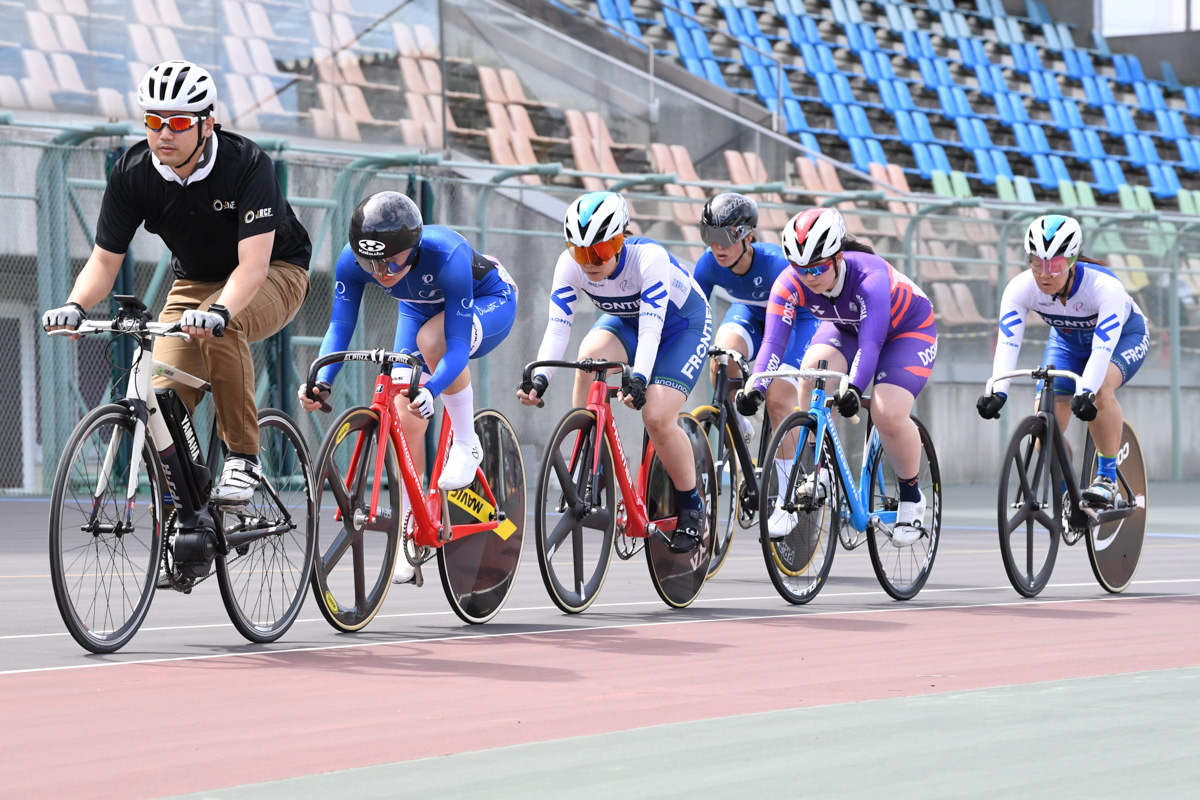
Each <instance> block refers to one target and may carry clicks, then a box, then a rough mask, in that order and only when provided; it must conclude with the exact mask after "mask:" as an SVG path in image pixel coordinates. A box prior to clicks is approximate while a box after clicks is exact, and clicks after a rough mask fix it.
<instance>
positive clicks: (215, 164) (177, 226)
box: [96, 125, 312, 281]
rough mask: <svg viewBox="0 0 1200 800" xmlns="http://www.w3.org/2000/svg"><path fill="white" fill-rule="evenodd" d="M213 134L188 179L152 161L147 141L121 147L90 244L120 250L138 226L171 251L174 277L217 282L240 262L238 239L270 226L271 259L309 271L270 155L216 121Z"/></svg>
mask: <svg viewBox="0 0 1200 800" xmlns="http://www.w3.org/2000/svg"><path fill="white" fill-rule="evenodd" d="M212 138H213V139H215V140H216V141H215V142H213V143H212V144H211V145H209V146H208V147H207V148H206V150H207V151H208V152H206V153H205V154H204V156H203V158H202V161H201V163H200V164H199V165H198V166H197V168H196V171H195V172H193V173H192V175H191V176H190V177H189V178H188V180H187V182H186V183H181V182H180V181H179V180H178V178H177V176H175V175H174V173H172V172H170V169H169V168H168V167H165V166H162V165H161V164H156V163H155V158H154V154H153V153H152V152H151V151H150V145H149V144H147V143H146V142H145V141H141V142H138V143H137V144H135V145H134V146H133V147H130V148H129V149H128V150H127V151H125V154H124V155H123V156H121V158H120V160H118V161H117V163H116V165H115V166H114V167H113V170H112V175H111V176H110V177H109V179H108V188H107V189H105V191H104V200H103V202H102V203H101V205H100V219H99V221H98V222H97V223H96V244H98V245H100V247H102V248H104V249H105V250H108V251H109V252H111V253H124V252H125V251H126V250H127V249H128V248H129V243H130V242H131V241H132V240H133V235H134V233H135V232H136V231H137V229H138V226H139V225H143V224H144V225H145V226H146V230H147V231H149V232H150V233H156V234H158V235H159V236H161V237H162V240H163V241H164V242H165V243H166V245H167V248H168V249H170V251H171V269H172V270H174V271H175V275H176V276H177V277H179V278H187V279H189V280H196V281H223V280H225V279H226V278H228V277H229V275H230V273H232V272H233V270H234V269H235V268H236V267H237V265H238V242H240V241H241V240H242V239H246V238H249V237H251V236H256V235H258V234H260V233H266V232H267V231H275V244H274V246H273V247H272V248H271V260H272V261H278V260H282V261H286V262H288V263H289V264H295V265H296V266H298V267H303V268H304V269H308V262H309V259H310V258H311V257H312V243H311V242H310V241H309V239H308V232H307V231H306V230H304V226H303V225H301V224H300V220H298V219H297V218H296V214H295V212H294V211H292V207H291V206H290V205H288V202H287V200H285V199H284V197H283V190H282V188H281V187H280V185H279V179H278V178H277V177H276V176H275V167H274V165H273V164H272V162H271V159H270V157H269V156H267V154H266V153H264V152H263V150H262V148H261V147H259V146H258V145H256V144H255V143H254V142H252V141H250V140H249V139H246V138H244V137H242V136H238V135H237V134H234V133H227V132H225V131H222V130H221V126H219V125H217V126H215V128H214V133H213V137H212Z"/></svg>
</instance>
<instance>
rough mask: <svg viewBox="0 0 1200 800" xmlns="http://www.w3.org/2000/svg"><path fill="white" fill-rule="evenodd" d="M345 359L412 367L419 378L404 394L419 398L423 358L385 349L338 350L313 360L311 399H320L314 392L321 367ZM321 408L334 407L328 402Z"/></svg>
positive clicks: (408, 396)
mask: <svg viewBox="0 0 1200 800" xmlns="http://www.w3.org/2000/svg"><path fill="white" fill-rule="evenodd" d="M345 361H367V362H370V363H372V364H381V365H385V366H392V365H395V364H402V365H403V366H406V367H408V368H410V369H411V370H412V371H413V374H414V375H416V376H418V379H417V380H410V381H409V382H408V391H407V392H405V394H404V396H405V397H407V398H408V399H409V400H415V399H417V392H419V391H421V381H420V374H421V371H422V369H423V366H422V365H421V359H420V358H418V357H417V356H415V355H413V354H412V353H393V352H391V351H388V350H383V349H375V350H338V351H337V352H334V353H327V354H326V355H323V356H321V357H320V358H318V359H317V360H316V361H314V362H312V365H311V366H310V367H309V368H308V380H307V381H305V386H306V387H307V392H306V394H307V395H308V399H309V400H318V399H320V398H318V397H316V395H315V393H314V386H315V384H316V382H317V373H318V372H320V370H321V368H322V367H327V366H329V365H330V364H337V363H341V362H345ZM321 410H322V411H325V412H328V411H331V410H332V407H331V406H330V405H329V404H328V403H321Z"/></svg>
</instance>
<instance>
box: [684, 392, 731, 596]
mask: <svg viewBox="0 0 1200 800" xmlns="http://www.w3.org/2000/svg"><path fill="white" fill-rule="evenodd" d="M692 416H694V417H695V418H696V421H697V422H699V423H700V427H701V428H702V429H703V430H704V434H705V436H706V437H707V438H708V446H709V448H711V451H712V455H713V465H714V468H715V469H716V482H715V490H716V498H717V502H716V503H715V504H714V509H715V510H716V512H717V513H716V514H715V515H714V519H715V520H716V527H715V528H714V529H713V533H714V536H713V555H712V561H711V562H710V563H709V565H708V577H710V578H711V577H712V576H713V575H716V574H717V572H719V571H720V569H721V567H722V566H723V565H724V564H725V557H726V556H728V555H729V546H730V545H731V544H733V534H734V532H735V531H737V528H738V514H739V513H741V509H740V508H739V496H740V490H741V484H742V476H741V471H740V470H739V469H738V457H737V450H736V449H735V448H734V444H733V434H732V433H730V431H729V428H730V426H729V425H724V426H721V425H720V419H721V416H720V411H719V409H717V408H716V407H714V406H700V408H697V409H696V410H695V411H693V412H692ZM727 422H729V420H727Z"/></svg>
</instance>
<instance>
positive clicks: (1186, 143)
mask: <svg viewBox="0 0 1200 800" xmlns="http://www.w3.org/2000/svg"><path fill="white" fill-rule="evenodd" d="M1175 147H1176V149H1178V150H1179V161H1180V163H1182V164H1183V166H1184V167H1185V168H1186V169H1187V170H1188V172H1196V171H1198V170H1200V159H1198V156H1197V153H1196V149H1195V142H1194V141H1192V140H1191V139H1183V138H1180V139H1176V140H1175Z"/></svg>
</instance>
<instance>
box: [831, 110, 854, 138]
mask: <svg viewBox="0 0 1200 800" xmlns="http://www.w3.org/2000/svg"><path fill="white" fill-rule="evenodd" d="M833 124H834V127H835V128H837V135H838V136H839V137H840V138H842V139H845V140H847V141H849V140H850V139H851V138H852V137H855V136H857V135H858V132H857V131H855V130H854V120H853V119H851V118H850V110H849V109H847V108H846V107H845V106H844V105H841V104H840V103H839V104H837V105H834V106H833Z"/></svg>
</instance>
